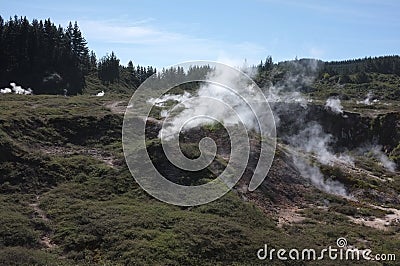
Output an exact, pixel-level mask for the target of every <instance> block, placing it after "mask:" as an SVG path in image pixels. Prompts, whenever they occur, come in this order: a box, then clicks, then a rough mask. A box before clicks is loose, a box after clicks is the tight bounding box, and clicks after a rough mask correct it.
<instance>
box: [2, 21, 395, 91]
mask: <svg viewBox="0 0 400 266" xmlns="http://www.w3.org/2000/svg"><path fill="white" fill-rule="evenodd" d="M0 47H1V49H0V87H6V86H8V85H9V83H10V82H17V83H18V84H19V85H22V86H24V87H30V88H31V89H32V90H33V92H34V93H35V94H65V93H67V94H69V95H75V94H81V93H83V92H84V89H85V86H86V78H87V76H88V75H91V76H92V77H93V76H95V77H96V78H98V79H99V80H100V81H101V82H102V83H103V84H104V85H106V86H111V85H112V84H115V83H119V82H122V83H123V84H124V85H125V87H127V88H128V89H132V90H134V89H136V88H137V87H138V86H140V84H141V83H142V82H143V81H145V80H146V79H147V78H148V77H150V76H152V75H153V74H155V73H157V76H156V77H157V78H159V79H168V78H170V77H172V76H174V75H178V76H179V75H184V76H185V78H187V79H190V78H194V79H196V78H201V77H204V76H205V75H206V74H207V72H208V71H209V70H210V68H209V67H192V68H191V69H189V70H188V71H187V72H185V71H184V70H183V69H181V68H179V67H178V68H169V69H162V70H161V71H160V72H157V70H156V68H154V67H152V66H147V67H144V66H140V65H137V66H134V65H133V62H132V61H130V62H129V63H128V65H127V66H122V65H121V64H120V60H119V59H118V58H117V56H116V55H115V53H114V52H111V54H109V55H106V56H103V57H101V58H100V59H97V57H96V54H95V53H94V52H93V51H90V50H89V48H88V45H87V42H86V40H85V38H84V37H83V35H82V33H81V31H80V29H79V26H78V23H77V22H75V23H72V22H70V23H69V25H68V26H67V28H65V29H64V28H63V27H61V25H59V26H56V25H55V24H54V23H53V22H51V21H50V19H46V20H44V21H42V20H36V19H34V20H32V22H29V21H28V20H27V18H26V17H17V16H15V17H14V18H10V19H9V20H8V21H5V20H4V19H3V18H2V17H1V16H0ZM253 68H255V69H256V70H257V73H258V74H257V76H256V77H255V80H256V82H257V83H259V84H261V85H262V84H264V83H266V82H268V81H269V80H271V79H272V81H275V80H279V79H281V78H283V77H284V74H282V73H291V74H303V75H309V74H312V75H317V76H319V77H322V76H324V75H326V74H329V75H343V76H346V75H350V74H359V76H360V77H361V78H362V77H363V73H371V72H375V73H383V74H396V75H400V56H397V55H393V56H382V57H367V58H363V59H354V60H346V61H333V62H323V61H321V60H316V59H299V60H298V59H297V58H296V59H295V60H291V61H284V62H279V63H274V62H273V60H272V57H271V56H268V57H267V58H266V59H265V60H264V62H263V61H261V62H260V64H259V65H257V66H253ZM364 76H365V75H364Z"/></svg>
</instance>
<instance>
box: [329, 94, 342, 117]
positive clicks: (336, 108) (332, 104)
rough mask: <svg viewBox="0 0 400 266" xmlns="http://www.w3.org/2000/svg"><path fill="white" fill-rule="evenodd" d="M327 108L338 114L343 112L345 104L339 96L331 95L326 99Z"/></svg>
mask: <svg viewBox="0 0 400 266" xmlns="http://www.w3.org/2000/svg"><path fill="white" fill-rule="evenodd" d="M325 108H328V109H330V110H331V111H332V112H334V113H336V114H343V106H342V103H341V102H340V99H339V98H336V97H331V98H329V99H328V100H326V104H325Z"/></svg>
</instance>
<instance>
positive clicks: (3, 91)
mask: <svg viewBox="0 0 400 266" xmlns="http://www.w3.org/2000/svg"><path fill="white" fill-rule="evenodd" d="M10 86H11V89H10V88H4V89H1V90H0V93H1V94H8V93H15V94H21V95H30V94H32V90H31V89H30V88H28V89H26V90H25V89H24V88H22V87H21V86H17V84H15V83H14V82H11V83H10Z"/></svg>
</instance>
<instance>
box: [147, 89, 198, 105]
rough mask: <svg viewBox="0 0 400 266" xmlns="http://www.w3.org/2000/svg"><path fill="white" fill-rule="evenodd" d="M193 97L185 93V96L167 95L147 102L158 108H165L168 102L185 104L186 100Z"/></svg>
mask: <svg viewBox="0 0 400 266" xmlns="http://www.w3.org/2000/svg"><path fill="white" fill-rule="evenodd" d="M190 97H191V94H190V93H188V92H186V91H185V92H184V93H183V95H179V94H165V95H163V96H162V97H160V98H157V99H155V98H151V99H149V100H148V101H147V102H148V103H150V104H152V105H155V106H157V107H164V106H165V105H166V104H167V102H168V101H175V102H178V103H181V102H184V101H186V100H188V99H189V98H190Z"/></svg>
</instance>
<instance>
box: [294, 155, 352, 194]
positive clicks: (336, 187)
mask: <svg viewBox="0 0 400 266" xmlns="http://www.w3.org/2000/svg"><path fill="white" fill-rule="evenodd" d="M293 163H294V164H295V166H296V168H297V169H298V170H299V172H300V174H301V175H302V176H303V177H305V178H308V179H309V180H310V181H311V184H313V185H314V186H315V187H316V188H318V189H320V190H323V191H325V192H327V193H330V194H335V195H340V196H343V197H349V196H348V194H347V191H346V188H345V187H344V185H343V184H341V183H340V182H338V181H334V180H330V179H327V180H325V178H324V175H323V174H322V173H321V171H320V169H319V168H318V167H317V166H315V165H310V163H309V162H307V161H306V160H304V159H302V158H300V157H299V156H294V157H293Z"/></svg>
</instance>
